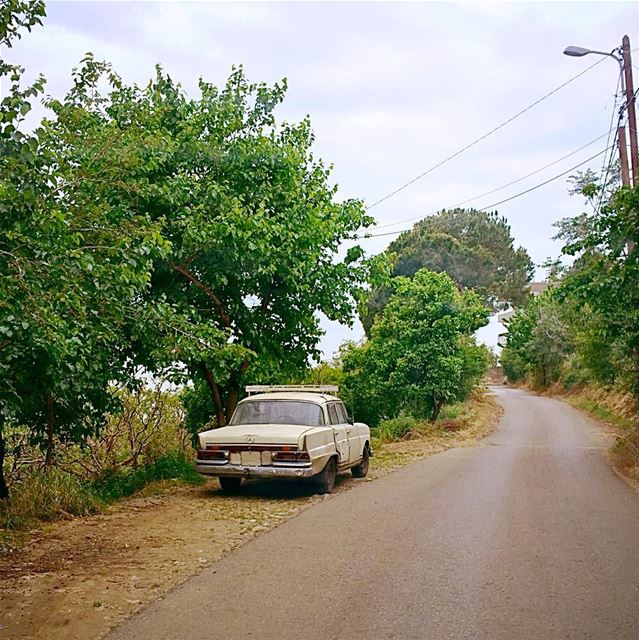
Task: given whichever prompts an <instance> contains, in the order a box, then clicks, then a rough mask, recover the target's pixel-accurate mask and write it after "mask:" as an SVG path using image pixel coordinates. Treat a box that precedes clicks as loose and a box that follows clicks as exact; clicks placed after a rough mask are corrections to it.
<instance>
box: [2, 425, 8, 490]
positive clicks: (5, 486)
mask: <svg viewBox="0 0 639 640" xmlns="http://www.w3.org/2000/svg"><path fill="white" fill-rule="evenodd" d="M4 453H5V451H4V437H3V435H2V421H1V419H0V500H6V499H7V498H8V497H9V487H8V486H7V481H6V480H5V478H4Z"/></svg>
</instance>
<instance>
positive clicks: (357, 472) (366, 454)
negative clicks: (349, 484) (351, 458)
mask: <svg viewBox="0 0 639 640" xmlns="http://www.w3.org/2000/svg"><path fill="white" fill-rule="evenodd" d="M370 457H371V452H370V450H369V449H368V445H365V446H364V451H363V452H362V460H361V462H360V463H359V464H358V465H356V466H354V467H353V468H352V469H351V473H352V474H353V476H355V477H356V478H364V477H365V476H366V474H367V473H368V461H369V459H370Z"/></svg>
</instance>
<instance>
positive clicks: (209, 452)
mask: <svg viewBox="0 0 639 640" xmlns="http://www.w3.org/2000/svg"><path fill="white" fill-rule="evenodd" d="M197 457H198V460H216V461H218V462H224V461H226V460H228V459H229V452H228V451H223V450H222V449H220V448H219V447H216V446H214V445H210V444H207V445H206V449H199V450H198V452H197Z"/></svg>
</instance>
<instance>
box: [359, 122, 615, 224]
mask: <svg viewBox="0 0 639 640" xmlns="http://www.w3.org/2000/svg"><path fill="white" fill-rule="evenodd" d="M606 136H608V137H609V136H610V130H608V131H606V132H605V133H602V134H601V135H600V136H599V137H597V138H595V139H594V140H591V141H590V142H587V143H586V144H584V145H582V146H581V147H579V148H578V149H575V150H574V151H571V152H570V153H567V154H566V155H565V156H562V157H561V158H558V159H557V160H553V161H552V162H549V163H548V164H545V165H544V166H543V167H539V169H535V170H534V171H531V172H530V173H527V174H526V175H525V176H522V177H521V178H517V179H516V180H511V181H510V182H507V183H506V184H502V185H501V186H500V187H496V188H495V189H491V190H490V191H484V193H480V194H478V195H476V196H472V197H470V198H467V199H466V200H462V201H461V202H458V203H457V204H454V205H453V206H452V207H451V209H456V208H457V207H461V206H462V205H464V204H466V203H468V202H472V201H473V200H479V198H483V197H485V196H489V195H491V194H493V193H497V192H498V191H502V190H503V189H506V188H507V187H511V186H512V185H514V184H517V183H519V182H522V181H523V180H526V179H527V178H530V177H531V176H534V175H537V174H538V173H541V172H542V171H544V170H546V169H549V168H550V167H553V166H554V165H556V164H559V163H560V162H563V161H564V160H566V159H567V158H570V157H571V156H574V155H575V154H577V153H579V152H580V151H583V150H584V149H586V148H588V147H590V146H591V145H593V144H595V142H599V140H601V139H602V138H605V137H606ZM609 144H610V140H608V142H607V143H606V146H608V145H609ZM602 170H603V168H602ZM423 217H424V216H414V217H412V218H403V219H402V220H396V221H395V222H389V223H387V224H378V225H375V226H374V227H371V229H384V228H386V227H394V226H395V225H398V224H403V223H404V222H412V221H413V220H421V219H422V218H423Z"/></svg>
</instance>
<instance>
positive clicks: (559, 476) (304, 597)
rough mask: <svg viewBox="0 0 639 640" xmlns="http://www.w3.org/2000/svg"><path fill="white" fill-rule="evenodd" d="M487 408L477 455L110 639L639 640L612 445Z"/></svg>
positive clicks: (403, 483) (313, 521)
mask: <svg viewBox="0 0 639 640" xmlns="http://www.w3.org/2000/svg"><path fill="white" fill-rule="evenodd" d="M496 393H497V395H498V397H499V400H500V402H502V404H503V406H504V409H505V413H504V416H503V419H502V421H501V425H500V427H499V429H498V430H497V431H496V432H495V433H494V434H493V435H492V436H490V437H489V438H486V439H485V440H483V441H482V442H481V443H480V445H479V446H477V447H474V448H460V449H451V450H449V451H446V452H445V453H442V454H439V455H436V456H432V457H430V458H427V459H424V460H422V461H419V462H416V463H414V464H412V465H410V466H407V467H405V468H403V469H402V470H400V471H398V472H396V473H393V474H391V475H389V476H387V477H385V478H382V479H380V480H377V481H375V482H370V483H362V486H360V487H357V488H355V489H353V490H352V491H348V492H345V493H343V494H341V495H338V496H335V497H332V498H329V499H327V500H325V501H324V502H321V503H320V504H318V505H316V506H313V507H312V508H310V509H308V510H307V511H305V512H304V513H302V514H301V515H300V516H298V517H296V518H293V519H292V520H290V521H288V522H286V523H285V524H283V525H281V526H280V527H278V528H277V529H275V530H273V531H271V532H269V533H267V534H265V535H263V536H260V537H258V538H256V539H255V540H253V541H252V542H250V543H248V544H247V545H245V546H244V547H242V548H241V549H239V550H238V551H236V552H234V553H232V554H230V555H229V556H227V557H226V558H224V559H222V560H221V561H220V562H218V563H216V564H215V565H212V566H211V567H209V568H207V569H205V570H204V571H202V573H201V574H199V575H198V576H196V577H194V578H192V579H191V580H189V581H188V582H186V583H185V584H184V585H182V586H181V587H180V588H178V589H176V590H175V591H173V592H172V593H170V594H169V595H168V596H167V597H166V598H164V599H163V600H161V601H158V602H156V603H154V604H152V605H150V606H148V607H146V608H145V609H144V610H143V611H142V612H141V613H140V614H138V615H137V616H135V617H134V618H132V619H131V620H129V621H128V622H127V623H125V624H124V625H122V626H121V627H119V628H118V629H116V630H115V631H114V632H113V633H112V634H111V635H110V636H109V638H110V639H111V640H115V639H127V640H129V639H131V638H136V639H147V638H148V639H149V640H150V639H153V640H160V639H169V638H170V639H175V640H186V639H195V640H200V639H201V640H204V639H205V638H206V639H217V638H225V639H229V640H239V639H244V638H255V639H258V638H259V639H264V640H270V639H273V640H275V639H277V640H293V639H296V640H298V639H300V638H303V639H305V640H332V639H339V640H341V639H349V640H353V639H362V640H363V639H367V640H369V639H370V640H380V639H386V638H389V639H390V638H394V639H398V640H399V639H402V640H403V639H409V638H414V639H419V640H444V639H446V640H448V639H450V638H454V639H461V638H464V639H466V638H467V639H473V640H475V639H477V640H479V639H486V640H499V639H507V640H536V639H544V640H559V639H565V638H579V639H584V638H592V639H593V640H605V639H608V638H609V639H611V640H613V639H614V640H624V639H628V640H637V638H639V499H638V498H637V495H636V494H635V493H634V491H633V490H632V489H630V488H629V487H628V486H627V485H626V484H625V483H624V482H623V481H622V480H620V479H619V478H618V477H617V476H616V475H615V474H614V473H613V471H612V470H611V469H610V468H609V467H608V465H607V464H606V462H605V461H604V457H603V450H604V449H605V448H606V447H607V444H608V443H607V441H606V439H605V438H604V437H603V436H602V435H600V434H599V433H598V431H597V429H596V427H595V426H594V425H593V424H592V423H591V422H590V421H589V420H587V419H586V418H584V417H583V416H582V415H581V414H580V413H578V412H577V411H575V410H573V409H572V408H570V407H569V406H567V405H565V404H563V403H561V402H559V401H556V400H552V399H549V398H540V397H536V396H532V395H529V394H527V393H525V392H523V391H519V390H511V389H497V391H496ZM193 535H194V536H198V535H200V534H199V532H198V531H193Z"/></svg>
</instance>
